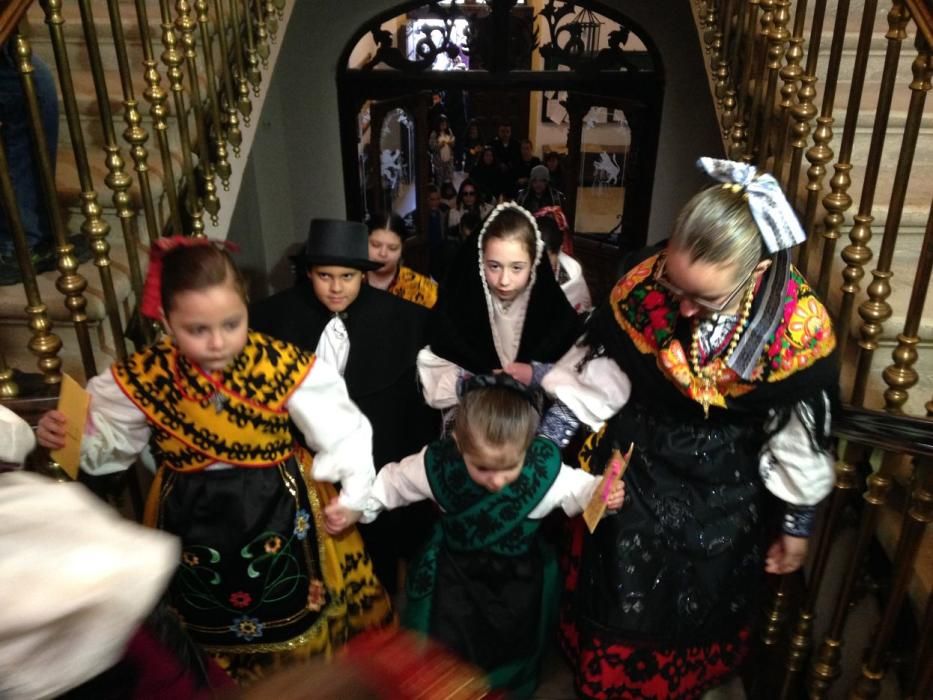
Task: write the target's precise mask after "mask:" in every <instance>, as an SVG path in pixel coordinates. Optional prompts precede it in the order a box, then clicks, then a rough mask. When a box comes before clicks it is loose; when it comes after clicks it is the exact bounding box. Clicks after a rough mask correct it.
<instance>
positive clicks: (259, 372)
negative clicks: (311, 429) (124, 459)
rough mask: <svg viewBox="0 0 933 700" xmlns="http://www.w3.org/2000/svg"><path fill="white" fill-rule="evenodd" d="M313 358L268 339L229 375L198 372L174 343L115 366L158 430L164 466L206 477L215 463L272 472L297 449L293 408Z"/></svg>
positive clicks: (253, 343) (246, 351) (257, 336)
mask: <svg viewBox="0 0 933 700" xmlns="http://www.w3.org/2000/svg"><path fill="white" fill-rule="evenodd" d="M313 364H314V355H310V354H307V353H305V352H303V351H301V350H300V349H299V348H297V347H296V346H294V345H291V344H290V343H285V342H282V341H280V340H276V339H274V338H270V337H269V336H265V335H262V334H261V333H255V332H252V331H251V332H250V333H249V336H248V339H247V343H246V346H245V347H244V348H243V350H242V351H241V352H240V354H239V355H237V357H236V358H235V359H234V360H233V362H232V363H231V364H230V366H229V367H227V369H225V370H224V371H223V372H215V373H208V372H205V371H204V370H202V369H200V368H199V367H197V366H194V365H192V364H191V363H190V362H188V361H187V360H186V359H185V358H184V357H182V356H181V355H180V354H179V353H178V350H177V348H176V347H175V345H174V344H173V343H172V341H171V339H170V338H163V339H162V340H160V341H159V342H158V343H156V344H155V345H153V346H152V347H150V348H147V349H146V350H143V351H142V352H138V353H134V354H133V355H131V356H130V357H129V358H127V359H126V360H125V361H124V362H118V363H116V364H114V365H113V367H112V369H111V372H112V373H113V376H114V379H116V382H117V385H118V386H119V387H120V389H122V390H123V392H124V393H125V394H126V396H127V398H129V399H130V401H132V402H133V403H134V404H135V405H136V407H137V408H139V410H140V411H142V412H143V413H144V414H145V415H146V419H147V420H148V422H149V425H150V427H151V428H152V438H151V444H152V448H153V453H154V456H155V457H156V460H157V462H158V463H159V464H160V465H164V466H166V467H167V468H169V469H174V470H176V471H183V472H190V471H199V470H201V469H204V468H205V467H207V466H208V465H210V464H212V463H214V462H222V463H225V464H232V465H235V466H238V467H268V466H273V465H276V464H279V463H281V462H283V461H284V460H286V459H288V458H289V457H290V456H291V455H292V453H293V452H294V450H295V440H294V437H293V435H292V432H291V428H290V426H289V418H288V411H287V410H286V407H285V405H286V403H287V402H288V399H289V397H290V396H291V395H292V392H293V391H294V390H295V388H296V387H298V385H299V384H301V382H302V381H303V380H304V378H305V377H306V376H307V374H308V372H309V371H310V370H311V367H312V365H313Z"/></svg>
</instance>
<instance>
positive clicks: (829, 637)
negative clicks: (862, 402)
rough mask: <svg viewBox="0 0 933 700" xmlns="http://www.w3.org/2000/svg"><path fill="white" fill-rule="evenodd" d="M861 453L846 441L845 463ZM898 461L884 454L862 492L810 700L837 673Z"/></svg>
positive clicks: (825, 689)
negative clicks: (861, 507)
mask: <svg viewBox="0 0 933 700" xmlns="http://www.w3.org/2000/svg"><path fill="white" fill-rule="evenodd" d="M862 454H863V450H862V448H860V447H858V446H856V445H852V444H849V445H848V446H847V448H846V452H845V456H844V458H843V460H844V462H845V463H846V465H854V464H855V463H856V462H857V461H858V460H859V459H860V457H861V456H862ZM899 462H900V458H899V456H898V455H891V454H886V455H885V456H884V459H883V460H882V463H881V468H880V469H879V470H878V471H877V472H874V473H873V474H871V475H870V476H869V477H868V480H867V483H868V490H867V491H866V492H865V494H864V495H863V498H864V499H865V506H864V510H863V512H862V519H861V522H860V523H859V531H858V536H857V538H856V542H855V546H854V548H853V553H852V555H851V557H850V559H849V564H848V568H847V570H846V573H845V578H844V579H843V583H842V587H841V588H840V589H839V593H838V595H837V597H836V604H835V607H834V608H833V614H832V618H831V619H830V623H829V628H828V631H827V632H826V636H825V637H824V638H823V642H822V643H821V645H820V649H819V652H817V654H816V656H815V658H814V659H813V662H812V665H811V667H810V675H809V679H808V681H809V682H808V684H807V690H808V692H809V696H810V698H811V700H821V699H822V698H826V697H827V696H828V694H829V690H830V688H831V686H832V684H833V682H834V681H835V680H836V678H837V677H838V676H839V673H840V658H841V654H842V642H843V637H842V633H843V630H844V629H845V622H846V617H847V616H848V612H849V601H851V600H852V594H853V592H854V591H855V586H856V584H857V583H858V580H859V576H860V574H861V569H862V562H863V560H864V559H865V555H866V553H867V552H868V548H869V547H870V546H871V543H872V541H873V540H874V537H875V527H876V526H877V524H878V517H879V516H880V515H881V510H882V508H883V507H884V504H885V503H886V502H887V498H888V491H889V490H890V488H891V472H892V470H893V469H894V468H895V467H896V466H897V464H898V463H899ZM852 468H854V467H852Z"/></svg>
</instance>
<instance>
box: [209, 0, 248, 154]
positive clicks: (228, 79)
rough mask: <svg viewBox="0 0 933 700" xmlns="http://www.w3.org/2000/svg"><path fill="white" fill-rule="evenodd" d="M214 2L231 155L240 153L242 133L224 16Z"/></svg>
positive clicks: (218, 2) (215, 1)
mask: <svg viewBox="0 0 933 700" xmlns="http://www.w3.org/2000/svg"><path fill="white" fill-rule="evenodd" d="M211 1H212V2H213V3H214V16H215V17H216V18H217V27H218V31H217V38H218V40H219V41H220V55H221V56H223V61H222V64H223V66H222V73H221V74H222V76H223V82H224V95H223V96H224V102H223V111H224V114H225V115H226V120H227V141H228V142H229V144H230V145H231V146H232V147H233V155H235V156H239V155H240V144H241V143H243V133H242V132H241V131H240V117H239V115H238V114H237V104H236V94H235V92H234V89H233V75H232V72H233V69H232V67H231V65H230V47H229V45H228V44H227V22H226V20H225V18H224V13H223V5H222V4H221V2H220V0H211Z"/></svg>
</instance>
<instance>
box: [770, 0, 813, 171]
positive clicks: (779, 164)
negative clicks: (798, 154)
mask: <svg viewBox="0 0 933 700" xmlns="http://www.w3.org/2000/svg"><path fill="white" fill-rule="evenodd" d="M806 19H807V0H800V1H799V2H798V3H797V9H796V11H795V13H794V30H793V34H792V36H791V38H790V41H789V43H788V45H787V51H786V53H785V54H784V67H783V68H782V69H781V72H780V76H781V80H783V81H784V84H783V85H782V86H781V102H780V107H779V110H780V122H781V126H780V127H779V130H778V141H777V144H776V146H775V151H774V168H773V172H774V177H776V178H777V179H778V181H781V180H782V179H783V176H784V158H785V156H786V153H785V150H786V148H787V136H788V132H789V131H790V114H791V109H792V108H793V106H794V96H795V95H796V94H797V89H798V88H797V83H798V81H799V80H800V76H801V75H803V68H802V67H801V65H800V60H801V59H802V58H803V25H804V23H805V22H806Z"/></svg>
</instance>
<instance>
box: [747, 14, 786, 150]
mask: <svg viewBox="0 0 933 700" xmlns="http://www.w3.org/2000/svg"><path fill="white" fill-rule="evenodd" d="M776 4H777V3H776V1H775V0H759V7H760V8H761V19H760V20H759V24H760V27H761V31H759V33H758V36H757V37H756V39H755V60H754V62H753V63H752V82H753V83H754V85H755V89H754V91H753V92H752V95H751V107H750V108H749V117H748V138H747V140H746V142H745V152H744V153H743V154H742V160H744V161H745V162H746V163H751V162H752V161H754V160H755V147H756V145H757V141H758V132H759V131H760V130H761V129H763V128H764V125H763V123H762V121H763V117H762V110H763V102H764V80H762V76H763V75H764V69H765V65H766V63H767V61H768V44H769V42H770V37H771V25H772V23H773V21H774V6H775V5H776Z"/></svg>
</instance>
